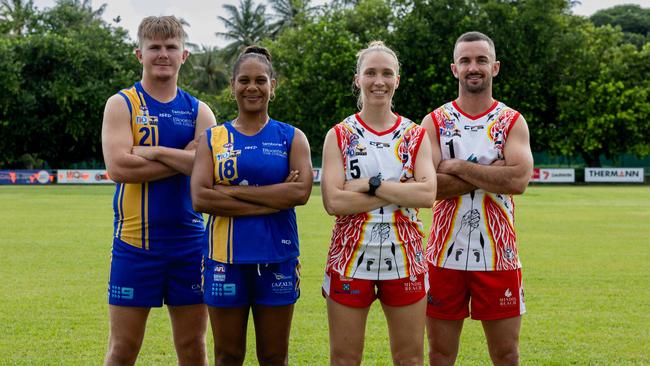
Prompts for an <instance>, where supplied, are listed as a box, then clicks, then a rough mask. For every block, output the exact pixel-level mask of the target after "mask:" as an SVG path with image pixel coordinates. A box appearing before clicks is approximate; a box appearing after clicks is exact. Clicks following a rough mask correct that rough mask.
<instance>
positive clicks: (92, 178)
mask: <svg viewBox="0 0 650 366" xmlns="http://www.w3.org/2000/svg"><path fill="white" fill-rule="evenodd" d="M56 173H57V174H56V178H57V183H59V184H114V183H115V182H113V181H112V180H111V178H109V177H108V173H106V170H105V169H104V170H101V169H97V170H65V169H59V170H57V172H56Z"/></svg>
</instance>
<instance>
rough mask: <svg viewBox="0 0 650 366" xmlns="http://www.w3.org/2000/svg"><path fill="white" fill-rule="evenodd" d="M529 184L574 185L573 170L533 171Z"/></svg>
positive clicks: (537, 169) (574, 173) (540, 169)
mask: <svg viewBox="0 0 650 366" xmlns="http://www.w3.org/2000/svg"><path fill="white" fill-rule="evenodd" d="M530 181H531V182H536V183H575V181H576V171H575V169H542V168H535V169H533V176H532V178H531V179H530Z"/></svg>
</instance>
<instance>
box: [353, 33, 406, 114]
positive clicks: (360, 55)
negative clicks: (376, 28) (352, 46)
mask: <svg viewBox="0 0 650 366" xmlns="http://www.w3.org/2000/svg"><path fill="white" fill-rule="evenodd" d="M371 52H384V53H387V54H389V55H390V56H392V57H393V58H394V59H395V63H396V64H397V70H395V73H396V74H397V75H399V66H400V65H399V59H398V58H397V54H396V53H395V51H393V50H392V49H391V48H390V47H388V46H386V45H385V44H384V42H383V41H372V42H370V43H368V47H366V48H364V49H362V50H361V51H359V52H357V70H356V74H357V75H359V74H360V73H361V65H362V64H363V60H364V59H365V58H366V56H368V54H369V53H371ZM357 108H359V110H361V108H363V91H360V92H359V96H358V97H357Z"/></svg>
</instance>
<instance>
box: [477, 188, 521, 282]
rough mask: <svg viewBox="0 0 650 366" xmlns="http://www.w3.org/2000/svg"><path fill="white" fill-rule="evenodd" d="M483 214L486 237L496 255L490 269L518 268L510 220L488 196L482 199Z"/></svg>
mask: <svg viewBox="0 0 650 366" xmlns="http://www.w3.org/2000/svg"><path fill="white" fill-rule="evenodd" d="M483 213H484V215H485V217H487V220H486V221H487V222H488V227H487V230H488V234H489V235H488V237H489V238H490V244H491V246H492V251H493V253H495V254H496V255H495V256H494V257H492V260H493V262H492V268H499V269H500V270H504V271H505V270H511V269H517V268H519V263H518V261H517V260H516V259H517V257H518V255H517V245H516V244H515V240H516V235H515V230H514V227H513V223H511V222H510V218H509V217H508V215H507V214H506V212H505V211H504V210H503V208H502V207H501V206H499V204H497V203H496V202H495V201H494V200H493V199H492V197H491V196H490V195H485V197H484V198H483ZM496 248H502V250H495V249H496Z"/></svg>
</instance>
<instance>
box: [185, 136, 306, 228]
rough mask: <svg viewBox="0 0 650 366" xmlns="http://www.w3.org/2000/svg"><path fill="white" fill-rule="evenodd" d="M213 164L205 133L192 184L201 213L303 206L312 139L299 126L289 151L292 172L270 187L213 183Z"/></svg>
mask: <svg viewBox="0 0 650 366" xmlns="http://www.w3.org/2000/svg"><path fill="white" fill-rule="evenodd" d="M213 172H214V163H213V161H212V156H211V154H210V148H209V147H208V142H207V139H206V136H205V134H203V135H202V136H201V137H200V140H199V143H198V147H197V152H196V159H195V160H194V169H193V170H192V178H191V183H190V186H191V188H192V205H193V206H194V209H195V210H196V211H198V212H204V213H208V214H212V215H217V216H252V215H266V214H271V213H275V212H278V211H280V210H285V209H289V208H292V207H295V206H298V205H304V204H305V203H307V200H308V199H309V195H310V194H311V187H312V181H313V179H314V177H313V174H312V166H311V157H310V149H309V142H308V141H307V137H306V136H305V134H304V133H303V132H302V131H300V130H299V129H296V132H295V134H294V137H293V142H292V143H291V151H290V152H289V175H288V176H287V178H286V179H285V181H284V182H282V183H276V184H271V185H267V186H227V185H219V184H217V185H214V176H213V174H214V173H213Z"/></svg>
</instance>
